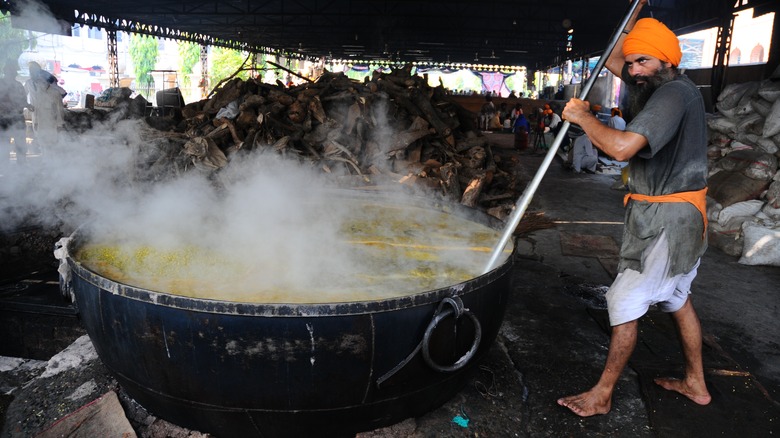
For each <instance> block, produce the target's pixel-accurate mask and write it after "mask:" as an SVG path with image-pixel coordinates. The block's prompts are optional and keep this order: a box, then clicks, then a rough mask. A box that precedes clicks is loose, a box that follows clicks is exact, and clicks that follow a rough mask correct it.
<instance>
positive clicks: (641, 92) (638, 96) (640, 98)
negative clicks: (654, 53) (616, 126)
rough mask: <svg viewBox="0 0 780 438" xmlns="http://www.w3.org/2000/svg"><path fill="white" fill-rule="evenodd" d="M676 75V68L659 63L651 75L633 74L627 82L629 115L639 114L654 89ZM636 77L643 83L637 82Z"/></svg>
mask: <svg viewBox="0 0 780 438" xmlns="http://www.w3.org/2000/svg"><path fill="white" fill-rule="evenodd" d="M676 76H677V69H675V68H668V67H666V66H664V65H661V67H660V68H659V69H658V70H656V71H655V74H654V75H652V76H634V78H633V80H632V81H631V82H630V83H628V109H629V112H630V114H631V117H633V116H635V115H637V114H639V112H640V111H642V110H643V109H644V107H645V105H646V104H647V101H648V100H650V96H652V95H653V93H655V90H657V89H658V88H660V87H661V85H663V84H665V83H667V82H669V81H671V80H673V79H674V78H675V77H676ZM637 79H641V80H643V81H644V84H641V85H639V84H637V83H636V80H637Z"/></svg>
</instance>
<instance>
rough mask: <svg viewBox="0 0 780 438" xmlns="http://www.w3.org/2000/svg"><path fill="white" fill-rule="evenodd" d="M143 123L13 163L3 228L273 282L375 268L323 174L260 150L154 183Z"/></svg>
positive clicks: (70, 138)
mask: <svg viewBox="0 0 780 438" xmlns="http://www.w3.org/2000/svg"><path fill="white" fill-rule="evenodd" d="M33 9H35V10H40V7H37V8H33ZM27 11H28V12H27V13H25V17H26V18H27V19H28V20H32V19H33V18H32V15H31V14H30V13H29V11H30V9H28V10H27ZM40 20H41V22H42V23H50V22H51V21H52V20H53V19H51V18H50V17H46V16H42V17H41V18H40ZM373 117H374V118H375V120H373V123H374V124H375V130H374V132H373V133H372V137H373V138H374V139H376V141H377V142H379V143H381V142H385V143H389V142H390V141H391V139H392V130H391V129H390V128H389V127H388V126H387V123H386V122H387V120H386V115H384V114H382V112H381V111H380V114H374V115H373ZM144 123H145V122H143V121H141V120H122V121H116V122H114V123H110V124H106V125H97V126H96V127H95V128H94V129H92V130H89V131H87V132H86V133H85V134H83V135H76V134H69V133H67V132H64V133H61V134H60V139H59V142H58V143H57V144H54V145H45V154H44V155H43V156H42V157H39V158H37V159H31V160H28V163H27V165H26V166H20V165H17V166H15V168H14V169H12V171H11V172H8V173H7V174H6V175H4V176H3V177H2V178H1V179H0V181H2V184H0V214H1V215H2V222H1V225H0V227H2V228H3V229H4V230H8V229H14V228H16V227H20V226H23V225H24V224H26V223H30V222H34V223H38V224H42V225H44V226H49V227H52V226H62V227H63V232H64V233H68V232H70V231H72V230H75V229H77V228H78V227H80V226H82V225H84V224H87V223H89V224H90V230H91V233H93V235H95V236H97V238H98V239H100V238H106V239H109V238H111V239H116V238H121V239H128V240H131V241H133V242H134V243H136V244H149V245H154V246H156V247H172V248H175V247H177V246H181V245H183V244H197V245H200V246H204V247H208V248H214V249H215V250H217V251H221V252H224V253H230V254H233V255H234V256H236V257H238V258H242V259H245V260H252V261H253V263H255V264H257V265H265V266H274V267H276V268H275V272H274V274H275V275H274V281H278V282H279V284H285V282H291V281H298V282H303V284H304V285H305V286H304V287H308V286H311V287H313V288H316V287H317V285H318V284H322V283H323V281H330V280H334V281H335V279H337V278H339V277H353V276H355V275H359V274H360V273H362V272H365V271H366V270H370V269H371V268H370V267H366V266H364V265H362V263H361V260H356V259H355V257H354V255H353V254H351V253H349V252H343V253H342V252H340V251H339V249H340V248H343V247H344V242H343V240H344V237H343V236H340V235H339V230H340V227H341V224H342V223H343V222H344V220H345V219H346V218H347V217H354V216H355V215H356V214H359V211H355V210H350V211H343V210H339V209H338V208H333V207H334V205H333V202H335V201H333V202H331V201H330V200H329V199H330V198H331V194H332V190H333V186H332V184H330V183H329V181H328V180H326V179H325V178H324V177H323V176H322V174H321V173H320V172H319V171H314V170H312V169H310V168H306V167H305V166H300V165H298V164H297V163H295V162H293V161H291V160H287V159H282V158H279V157H277V156H275V155H273V154H272V153H266V154H263V153H258V152H257V151H255V152H254V153H253V154H252V155H248V156H244V157H242V160H240V161H236V162H231V163H230V164H229V165H228V167H227V168H225V169H223V170H222V171H221V172H220V173H219V180H220V182H221V184H219V185H215V184H214V181H213V180H212V178H213V175H212V176H209V175H208V174H207V173H202V172H198V171H189V172H186V173H185V174H184V175H182V176H181V177H179V178H176V179H173V180H169V181H165V182H156V183H152V182H150V181H147V180H144V179H143V178H140V177H139V175H140V173H139V163H140V164H143V163H142V162H143V158H144V153H145V151H146V150H147V149H148V148H149V147H150V145H149V144H148V143H147V142H146V140H145V139H144V138H142V136H141V133H142V132H143V131H144V130H145V129H148V128H145V127H142V125H143V124H144ZM381 146H383V145H381V144H380V147H381ZM323 200H326V201H324V202H323ZM326 206H327V207H328V208H323V207H326ZM490 243H492V242H489V243H488V244H490ZM313 255H314V257H313ZM485 260H487V255H485ZM458 263H460V264H461V265H462V264H463V263H472V264H473V260H470V261H458ZM481 267H482V266H481V265H479V266H472V268H473V269H474V271H479V269H481Z"/></svg>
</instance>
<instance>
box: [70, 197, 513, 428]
mask: <svg viewBox="0 0 780 438" xmlns="http://www.w3.org/2000/svg"><path fill="white" fill-rule="evenodd" d="M456 210H457V211H450V213H452V214H461V213H464V212H467V213H468V214H470V215H471V216H470V219H473V218H475V217H477V216H475V212H473V211H470V210H468V211H465V210H464V212H461V211H459V210H458V209H456ZM480 218H481V219H480V221H482V223H485V224H487V222H485V221H487V220H488V218H487V217H482V216H480ZM494 225H495V224H494ZM79 244H80V243H79V236H78V232H77V233H74V235H73V236H71V239H70V242H69V244H68V247H69V253H70V254H74V253H75V248H77V247H78V245H79ZM511 260H512V257H511V256H509V257H507V258H506V259H505V260H504V261H503V262H502V264H500V265H499V266H498V267H497V268H495V269H494V270H492V271H490V272H488V273H486V274H483V275H479V276H477V277H475V278H473V279H471V280H468V281H465V282H462V283H459V284H453V285H452V286H450V287H446V288H441V289H437V290H430V291H426V292H423V293H418V294H414V295H410V296H404V297H400V298H394V299H386V300H381V301H362V302H346V303H333V304H254V303H241V302H230V301H219V300H205V299H195V298H187V297H183V296H177V295H172V294H166V293H160V292H155V291H150V290H145V289H141V288H136V287H131V286H127V285H125V284H121V283H118V282H115V281H112V280H110V279H107V278H105V277H103V276H101V275H98V274H96V273H95V272H92V271H90V270H89V269H87V268H85V267H84V266H83V265H82V264H81V263H80V262H79V261H78V260H74V259H73V257H72V256H71V255H67V256H66V258H65V261H66V262H67V265H68V267H69V269H70V274H69V277H70V278H69V281H67V280H62V281H63V285H62V286H63V288H65V289H67V290H69V291H70V292H71V293H72V294H73V295H74V297H75V301H76V305H77V308H78V312H79V314H80V317H81V319H82V322H83V324H84V326H85V328H86V330H87V332H88V333H89V336H90V338H91V339H92V342H93V344H94V346H95V348H96V350H97V353H98V355H99V357H100V358H101V360H102V362H103V363H104V364H105V366H106V367H107V368H108V369H109V370H110V371H111V372H112V373H113V374H114V375H115V376H116V378H117V379H118V381H119V382H120V384H121V385H122V387H123V389H124V390H126V392H127V393H128V394H129V395H130V396H131V397H133V398H134V399H135V400H136V401H138V402H139V403H140V404H141V405H142V406H144V407H145V408H147V409H148V410H149V411H150V412H152V413H153V414H155V415H157V416H159V417H161V418H164V419H166V420H168V421H170V422H173V423H175V424H178V425H180V426H184V427H188V428H191V429H195V430H199V431H202V432H209V433H212V434H214V435H216V436H218V437H249V436H261V437H272V436H290V437H306V436H317V437H334V436H353V435H354V434H355V433H356V432H359V431H365V430H372V429H375V428H379V427H384V426H388V425H390V424H394V423H396V422H399V421H402V420H404V419H406V418H409V417H414V416H419V415H422V414H424V413H426V412H428V411H430V410H433V409H435V408H437V407H439V406H441V405H442V404H443V403H445V402H446V401H447V400H448V399H450V398H451V397H452V396H454V395H455V394H456V393H457V392H459V391H460V390H461V389H462V388H463V387H464V386H465V384H466V383H467V380H468V378H469V374H470V373H469V371H470V370H472V369H473V368H474V367H475V366H476V364H477V363H478V362H479V360H480V359H481V358H482V357H483V356H484V355H485V354H486V353H487V351H488V350H489V349H490V347H491V344H492V343H493V341H494V340H495V337H496V335H497V333H498V330H499V327H500V325H501V322H502V320H503V316H504V310H505V308H506V303H507V298H508V295H509V293H510V290H511V284H510V280H511V275H510V274H511V267H512V266H511Z"/></svg>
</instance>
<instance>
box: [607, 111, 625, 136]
mask: <svg viewBox="0 0 780 438" xmlns="http://www.w3.org/2000/svg"><path fill="white" fill-rule="evenodd" d="M611 114H612V115H611V117H610V118H609V122H607V126H609V127H610V128H612V129H617V130H619V131H625V129H626V121H625V120H624V119H623V112H622V111H620V108H618V107H614V108H612V113H611Z"/></svg>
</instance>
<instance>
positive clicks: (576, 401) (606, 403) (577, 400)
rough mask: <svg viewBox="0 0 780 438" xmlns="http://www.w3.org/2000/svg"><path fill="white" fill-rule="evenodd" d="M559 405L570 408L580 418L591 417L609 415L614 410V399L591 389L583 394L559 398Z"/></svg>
mask: <svg viewBox="0 0 780 438" xmlns="http://www.w3.org/2000/svg"><path fill="white" fill-rule="evenodd" d="M558 404H559V405H561V406H564V407H567V408H569V409H570V410H571V411H572V412H574V413H575V414H577V415H579V416H580V417H591V416H593V415H601V414H606V413H608V412H609V410H610V409H611V408H612V397H611V396H610V394H607V395H606V396H604V395H603V394H601V393H600V392H599V391H596V390H595V389H591V390H590V391H588V392H583V393H582V394H578V395H571V396H569V397H563V398H559V399H558Z"/></svg>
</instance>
